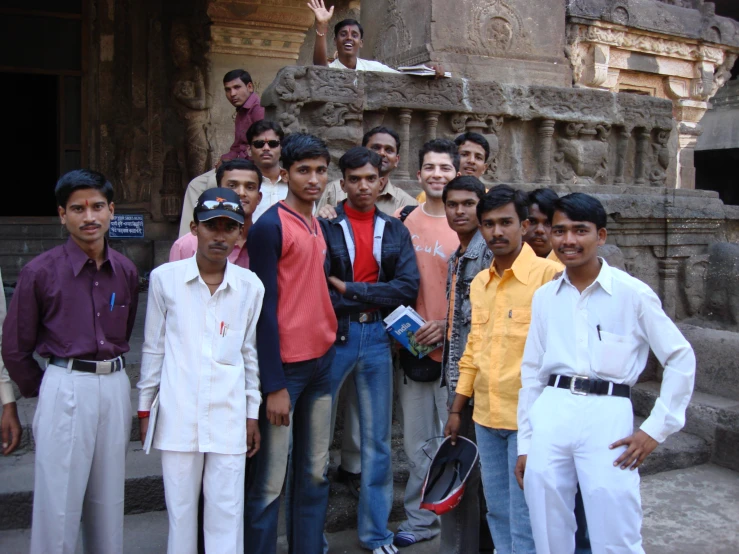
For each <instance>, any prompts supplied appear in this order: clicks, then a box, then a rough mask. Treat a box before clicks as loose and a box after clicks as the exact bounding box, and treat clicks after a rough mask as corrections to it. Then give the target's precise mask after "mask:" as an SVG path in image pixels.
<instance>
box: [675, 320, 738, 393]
mask: <svg viewBox="0 0 739 554" xmlns="http://www.w3.org/2000/svg"><path fill="white" fill-rule="evenodd" d="M688 321H691V322H694V321H695V320H688ZM678 326H679V328H680V331H681V332H682V333H683V335H684V336H685V338H686V339H687V340H688V342H689V343H690V344H691V346H692V347H693V350H694V351H695V357H696V364H697V368H698V370H697V372H696V376H695V389H696V390H697V391H700V392H705V393H708V394H715V395H718V396H723V397H726V398H733V399H736V400H739V333H733V332H729V331H723V330H719V329H707V328H705V327H697V326H695V325H689V324H687V323H680V324H679V325H678Z"/></svg>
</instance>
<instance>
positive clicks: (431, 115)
mask: <svg viewBox="0 0 739 554" xmlns="http://www.w3.org/2000/svg"><path fill="white" fill-rule="evenodd" d="M440 115H441V112H426V142H428V141H430V140H434V139H435V138H436V128H437V127H438V126H439V116H440ZM401 159H402V158H401Z"/></svg>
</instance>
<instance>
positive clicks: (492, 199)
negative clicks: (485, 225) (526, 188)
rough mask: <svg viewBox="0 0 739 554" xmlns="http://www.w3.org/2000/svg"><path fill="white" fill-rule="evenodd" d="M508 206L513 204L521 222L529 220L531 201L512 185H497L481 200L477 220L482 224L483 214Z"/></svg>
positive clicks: (478, 205)
mask: <svg viewBox="0 0 739 554" xmlns="http://www.w3.org/2000/svg"><path fill="white" fill-rule="evenodd" d="M506 204H513V207H514V208H515V209H516V215H518V219H519V221H520V222H524V221H525V220H527V219H528V218H529V200H528V198H527V196H526V193H525V192H523V191H522V190H516V189H514V188H513V187H512V186H510V185H495V186H494V187H493V188H491V189H490V190H489V191H487V192H486V193H485V195H484V196H483V197H482V198H480V202H479V203H478V204H477V220H478V221H480V222H482V214H484V213H487V212H490V211H492V210H497V209H498V208H501V207H503V206H505V205H506Z"/></svg>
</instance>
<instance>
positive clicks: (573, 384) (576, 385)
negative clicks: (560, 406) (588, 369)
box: [570, 375, 590, 396]
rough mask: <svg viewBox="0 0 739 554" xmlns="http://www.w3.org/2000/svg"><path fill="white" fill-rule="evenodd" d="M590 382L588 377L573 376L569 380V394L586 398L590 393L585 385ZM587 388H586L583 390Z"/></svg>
mask: <svg viewBox="0 0 739 554" xmlns="http://www.w3.org/2000/svg"><path fill="white" fill-rule="evenodd" d="M583 381H585V382H586V383H587V382H589V381H590V378H589V377H584V376H582V375H574V376H572V377H571V378H570V392H571V393H572V394H577V395H578V396H587V395H588V394H589V393H590V387H587V385H586V383H583ZM583 387H587V388H583Z"/></svg>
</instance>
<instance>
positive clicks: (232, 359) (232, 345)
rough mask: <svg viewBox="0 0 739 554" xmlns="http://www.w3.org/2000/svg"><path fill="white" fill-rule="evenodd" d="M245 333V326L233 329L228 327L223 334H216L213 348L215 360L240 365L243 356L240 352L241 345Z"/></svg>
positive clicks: (224, 363) (223, 363)
mask: <svg viewBox="0 0 739 554" xmlns="http://www.w3.org/2000/svg"><path fill="white" fill-rule="evenodd" d="M245 333H246V328H243V329H233V328H231V327H229V328H228V329H227V330H226V333H225V335H218V336H216V338H215V347H214V349H213V351H214V356H213V359H214V360H215V362H216V363H219V364H222V365H236V366H240V365H242V364H243V363H244V357H243V356H242V354H241V347H242V346H243V345H244V335H245Z"/></svg>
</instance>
